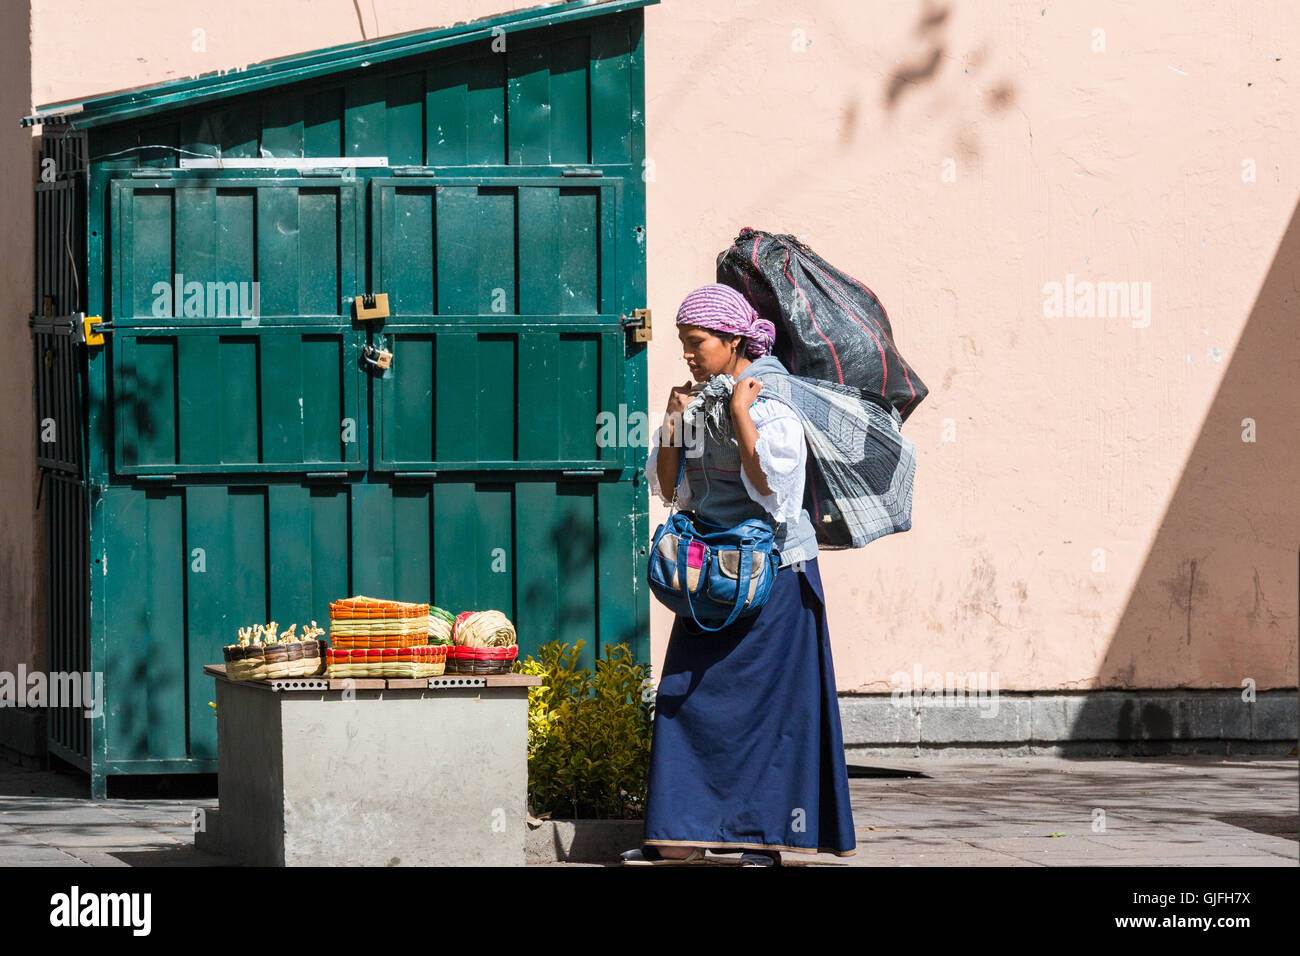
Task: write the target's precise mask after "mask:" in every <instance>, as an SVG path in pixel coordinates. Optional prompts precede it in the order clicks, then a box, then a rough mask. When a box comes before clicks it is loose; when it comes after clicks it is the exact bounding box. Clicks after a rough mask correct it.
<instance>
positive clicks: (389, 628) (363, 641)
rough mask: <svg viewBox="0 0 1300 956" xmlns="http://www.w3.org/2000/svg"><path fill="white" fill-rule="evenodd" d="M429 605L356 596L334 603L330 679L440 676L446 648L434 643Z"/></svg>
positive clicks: (332, 609) (327, 666) (331, 608)
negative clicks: (430, 631) (431, 640)
mask: <svg viewBox="0 0 1300 956" xmlns="http://www.w3.org/2000/svg"><path fill="white" fill-rule="evenodd" d="M428 641H429V605H427V604H409V603H406V602H404V601H381V600H377V599H376V598H369V597H365V596H364V595H358V596H357V597H351V598H346V599H344V600H341V601H332V602H331V603H330V650H329V654H328V657H327V659H326V665H325V672H326V674H327V675H328V676H330V677H436V676H437V675H439V674H441V673H443V671H444V669H445V667H446V660H447V648H446V647H445V646H437V645H430V644H429V643H428Z"/></svg>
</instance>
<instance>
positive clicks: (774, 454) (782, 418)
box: [645, 395, 808, 524]
mask: <svg viewBox="0 0 1300 956" xmlns="http://www.w3.org/2000/svg"><path fill="white" fill-rule="evenodd" d="M749 417H750V418H751V419H753V421H754V427H755V428H756V429H757V430H758V440H757V441H756V442H755V443H754V451H755V452H756V453H757V455H758V463H759V466H760V467H761V468H762V469H763V474H764V475H765V476H766V477H767V486H768V487H769V488H771V489H772V493H771V494H770V495H760V494H759V493H758V491H757V490H756V489H755V488H754V484H753V482H751V481H750V479H749V473H748V472H746V471H745V469H744V468H741V469H740V480H741V481H742V482H743V483H744V485H745V490H746V491H747V492H748V493H749V497H751V498H753V499H754V500H755V501H757V502H758V503H759V504H760V505H762V506H763V507H764V508H765V509H767V513H768V514H770V515H771V516H772V520H773V521H774V522H775V523H777V524H785V523H787V522H792V521H797V520H798V519H799V512H800V511H802V510H803V483H804V464H805V462H806V461H807V458H808V447H807V445H806V443H805V442H804V435H803V423H802V422H801V421H800V420H799V416H798V415H796V414H795V413H794V410H793V409H792V408H790V406H788V405H786V404H785V403H784V402H779V401H774V400H769V399H765V398H763V396H762V395H759V397H758V399H757V401H755V402H754V404H753V405H751V406H750V408H749ZM662 431H663V426H662V425H661V426H660V427H659V428H656V429H655V433H654V437H653V438H652V439H651V440H650V457H649V460H647V461H646V471H645V473H646V479H647V480H648V481H649V482H650V490H651V492H653V493H654V494H656V495H658V496H659V500H660V501H662V502H663V503H664V504H666V505H671V504H672V503H673V499H672V494H671V490H670V493H669V494H667V495H665V494H664V492H663V489H662V488H660V486H659V472H658V465H659V438H660V434H661V433H662ZM690 504H691V485H690V478H689V477H688V476H687V475H685V474H683V475H682V482H681V484H680V485H678V487H677V507H678V508H689V507H690Z"/></svg>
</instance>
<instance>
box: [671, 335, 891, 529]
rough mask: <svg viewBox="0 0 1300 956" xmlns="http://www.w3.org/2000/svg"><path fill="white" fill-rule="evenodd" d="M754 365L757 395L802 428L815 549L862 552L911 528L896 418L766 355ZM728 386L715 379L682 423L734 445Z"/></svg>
mask: <svg viewBox="0 0 1300 956" xmlns="http://www.w3.org/2000/svg"><path fill="white" fill-rule="evenodd" d="M754 366H755V368H754V371H753V375H754V376H755V377H756V378H757V379H758V380H759V381H760V382H761V383H762V385H763V391H762V392H761V395H762V396H763V397H765V398H770V399H775V400H777V401H780V402H783V403H785V404H786V405H788V406H789V407H790V408H792V409H793V410H794V412H795V414H797V415H798V416H799V419H800V421H802V422H803V431H804V438H805V439H806V440H807V442H808V452H809V454H808V466H807V475H806V480H805V481H804V500H803V506H804V508H806V509H807V510H808V515H809V517H810V518H812V522H813V527H814V528H815V529H816V531H817V545H818V547H819V548H822V549H825V550H836V549H840V548H861V547H863V546H865V545H867V544H869V543H870V542H872V541H874V540H875V539H876V538H879V537H882V536H884V535H887V534H893V533H894V532H896V531H907V530H908V529H909V528H911V527H912V481H913V478H914V476H915V474H916V446H915V445H914V444H913V443H912V442H911V440H910V439H908V438H906V437H904V436H903V433H902V430H901V429H902V419H901V417H900V416H899V414H898V411H897V410H896V409H895V408H893V406H886V403H885V400H884V399H881V398H877V397H876V396H874V395H872V394H871V393H869V392H864V391H863V390H862V389H858V388H854V387H852V386H849V385H839V384H837V383H835V382H827V381H823V380H821V379H815V378H804V377H802V376H799V375H790V374H789V373H788V372H786V371H785V368H784V366H782V365H781V363H780V362H779V361H777V360H776V359H773V358H772V357H770V356H766V357H764V358H761V359H759V360H758V361H757V362H755V363H754ZM733 385H734V380H733V379H732V378H731V376H729V375H715V376H714V377H713V378H711V379H710V380H709V382H708V384H707V385H706V387H705V389H704V391H703V392H702V393H701V394H700V395H697V396H696V400H695V401H693V402H692V403H691V404H692V406H693V407H691V408H688V410H687V414H686V418H688V419H694V420H695V422H697V423H698V424H702V425H704V427H705V428H706V429H707V430H708V431H709V432H715V430H716V431H721V432H725V435H716V437H718V438H722V439H723V440H729V441H733V442H734V441H735V435H734V434H732V429H731V416H730V414H728V413H727V409H728V407H729V406H728V399H729V397H730V394H731V388H732V386H733ZM696 416H700V417H701V418H703V419H704V421H700V420H699V418H696ZM688 433H689V432H688Z"/></svg>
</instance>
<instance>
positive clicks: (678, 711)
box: [644, 558, 857, 856]
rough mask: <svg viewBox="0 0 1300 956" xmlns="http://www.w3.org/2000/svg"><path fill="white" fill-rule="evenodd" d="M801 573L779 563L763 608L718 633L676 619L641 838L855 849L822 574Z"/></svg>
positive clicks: (662, 842) (813, 567)
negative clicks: (779, 566) (643, 832)
mask: <svg viewBox="0 0 1300 956" xmlns="http://www.w3.org/2000/svg"><path fill="white" fill-rule="evenodd" d="M804 568H805V570H804V572H803V573H801V572H800V571H799V570H797V568H796V567H795V566H794V565H789V566H787V567H784V568H781V569H779V570H778V571H777V573H776V579H775V580H774V581H773V584H772V592H771V594H770V596H769V597H768V601H767V603H766V604H765V605H763V607H762V609H761V610H760V611H759V612H758V614H756V615H754V616H753V617H751V618H741V619H740V620H738V621H735V622H733V623H732V624H731V625H730V626H729V627H726V628H724V629H723V630H721V631H717V632H713V633H710V632H707V631H702V630H700V629H699V628H698V627H696V625H695V623H694V622H693V621H692V620H691V619H690V618H689V617H681V616H678V617H677V619H676V621H675V622H674V624H673V630H672V634H671V635H670V637H669V639H668V650H667V652H666V654H665V656H664V664H663V673H662V674H661V676H660V679H659V690H658V695H657V696H656V697H655V717H654V736H653V738H652V739H651V747H650V776H649V781H648V793H647V797H646V821H645V841H644V842H645V843H647V844H650V845H659V846H671V845H676V844H686V845H691V846H706V847H711V848H718V849H724V850H725V849H735V850H737V851H739V850H743V849H751V848H760V849H769V850H793V851H796V852H804V853H817V852H822V853H835V854H837V855H839V856H850V855H852V854H853V853H854V852H855V850H856V846H857V843H856V841H855V839H854V835H853V811H852V809H851V807H850V805H849V779H848V772H847V769H846V767H845V761H844V743H843V735H842V732H841V728H840V709H839V701H838V699H837V698H836V696H835V670H834V668H833V666H832V663H831V645H830V634H829V632H828V630H827V626H826V604H825V598H824V593H823V591H822V581H821V572H820V570H819V569H818V567H817V560H816V559H815V558H814V559H813V560H812V561H808V562H806V563H805V565H804Z"/></svg>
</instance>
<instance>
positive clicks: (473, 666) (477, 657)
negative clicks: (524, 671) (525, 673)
mask: <svg viewBox="0 0 1300 956" xmlns="http://www.w3.org/2000/svg"><path fill="white" fill-rule="evenodd" d="M518 656H519V645H518V644H511V645H510V646H509V647H465V646H463V645H456V646H454V647H451V648H449V649H448V652H447V673H448V674H508V673H510V668H511V666H512V665H513V664H514V662H515V658H516V657H518Z"/></svg>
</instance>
